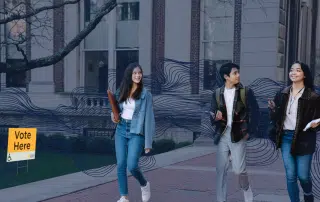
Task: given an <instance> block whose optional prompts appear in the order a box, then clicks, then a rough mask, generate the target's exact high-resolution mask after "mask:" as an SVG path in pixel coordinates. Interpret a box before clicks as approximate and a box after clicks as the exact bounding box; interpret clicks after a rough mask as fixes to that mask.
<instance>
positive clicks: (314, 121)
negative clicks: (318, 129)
mask: <svg viewBox="0 0 320 202" xmlns="http://www.w3.org/2000/svg"><path fill="white" fill-rule="evenodd" d="M319 122H320V119H315V120H312V121H310V122H309V123H308V124H307V125H306V127H305V128H304V129H303V131H307V130H308V129H309V128H311V124H312V123H319Z"/></svg>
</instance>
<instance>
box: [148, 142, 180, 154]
mask: <svg viewBox="0 0 320 202" xmlns="http://www.w3.org/2000/svg"><path fill="white" fill-rule="evenodd" d="M175 145H176V144H175V143H174V141H173V140H170V139H162V140H158V141H156V142H153V144H152V147H153V152H152V153H153V154H160V153H165V152H168V151H171V150H173V149H175Z"/></svg>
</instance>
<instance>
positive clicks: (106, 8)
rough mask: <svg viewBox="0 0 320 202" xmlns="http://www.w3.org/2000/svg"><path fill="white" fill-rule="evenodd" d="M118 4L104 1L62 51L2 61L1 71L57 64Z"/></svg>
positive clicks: (6, 71) (22, 69) (25, 69)
mask: <svg viewBox="0 0 320 202" xmlns="http://www.w3.org/2000/svg"><path fill="white" fill-rule="evenodd" d="M116 6H117V2H116V0H110V1H108V2H106V3H104V4H103V5H102V6H101V8H100V9H99V11H98V12H97V14H96V15H95V17H94V18H93V19H92V20H91V21H90V22H89V24H88V25H87V26H86V27H85V28H84V29H83V30H82V31H81V32H79V33H78V34H77V35H76V36H75V37H74V38H73V39H72V40H71V41H70V42H69V43H68V44H67V45H66V46H65V47H64V48H63V49H61V51H59V52H57V53H54V54H53V55H51V56H47V57H42V58H38V59H34V60H30V61H24V62H20V63H15V64H6V63H0V73H8V72H22V71H28V70H31V69H35V68H40V67H46V66H50V65H53V64H56V63H57V62H59V61H60V60H62V59H63V58H64V57H66V56H67V55H68V54H69V53H70V52H71V51H72V50H73V49H74V48H76V47H77V46H79V45H80V43H81V41H82V40H83V39H85V38H86V37H87V36H88V35H89V34H90V33H91V32H92V31H93V30H94V29H95V28H96V26H97V25H98V24H99V23H100V21H101V20H102V18H103V17H104V16H105V15H106V14H108V13H109V12H110V11H112V10H113V9H114V8H115V7H116ZM20 52H21V51H20Z"/></svg>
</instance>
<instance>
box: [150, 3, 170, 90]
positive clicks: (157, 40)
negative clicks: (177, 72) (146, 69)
mask: <svg viewBox="0 0 320 202" xmlns="http://www.w3.org/2000/svg"><path fill="white" fill-rule="evenodd" d="M165 2H166V0H153V5H152V60H151V61H152V62H151V75H152V76H151V78H152V81H151V82H152V84H151V92H152V93H153V94H160V93H161V80H162V78H163V74H164V72H163V71H164V64H163V62H162V61H163V59H164V44H165V37H164V36H165V12H166V9H165Z"/></svg>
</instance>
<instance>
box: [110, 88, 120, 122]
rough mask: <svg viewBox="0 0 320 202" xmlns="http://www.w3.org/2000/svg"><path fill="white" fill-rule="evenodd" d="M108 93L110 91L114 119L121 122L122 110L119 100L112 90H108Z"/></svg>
mask: <svg viewBox="0 0 320 202" xmlns="http://www.w3.org/2000/svg"><path fill="white" fill-rule="evenodd" d="M107 93H108V99H109V103H110V106H111V110H112V113H113V116H114V120H115V121H116V122H117V123H119V122H120V110H119V105H118V102H117V100H116V97H115V96H114V94H113V93H112V92H111V90H108V91H107Z"/></svg>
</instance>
